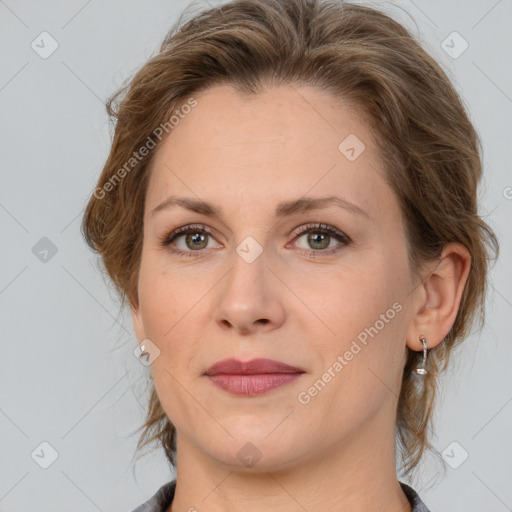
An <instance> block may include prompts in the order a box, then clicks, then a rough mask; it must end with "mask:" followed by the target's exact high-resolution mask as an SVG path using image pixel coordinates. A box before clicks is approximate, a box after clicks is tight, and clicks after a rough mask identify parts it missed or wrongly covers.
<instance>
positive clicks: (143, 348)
mask: <svg viewBox="0 0 512 512" xmlns="http://www.w3.org/2000/svg"><path fill="white" fill-rule="evenodd" d="M148 356H149V352H147V351H146V345H144V343H143V344H142V345H140V354H139V359H141V360H142V358H143V357H145V358H146V359H147V358H148Z"/></svg>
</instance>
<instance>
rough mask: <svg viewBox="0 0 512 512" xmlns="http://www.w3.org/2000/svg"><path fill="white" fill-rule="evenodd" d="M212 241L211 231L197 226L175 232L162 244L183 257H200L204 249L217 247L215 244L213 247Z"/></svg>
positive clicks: (165, 238) (184, 227)
mask: <svg viewBox="0 0 512 512" xmlns="http://www.w3.org/2000/svg"><path fill="white" fill-rule="evenodd" d="M212 241H213V237H212V233H211V231H210V230H209V229H208V228H207V227H206V226H204V225H202V224H195V225H189V226H183V227H181V228H178V229H176V230H174V231H173V232H172V233H170V234H169V235H167V236H165V237H164V238H163V240H162V241H161V244H162V245H163V246H164V247H167V248H168V249H169V250H170V251H172V252H175V253H178V254H181V255H183V256H200V255H201V251H202V250H203V249H211V248H213V247H215V245H214V244H213V246H212V244H211V242H212ZM173 245H174V246H175V247H173ZM221 247H222V246H221Z"/></svg>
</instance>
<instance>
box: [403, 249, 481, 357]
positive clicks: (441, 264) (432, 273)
mask: <svg viewBox="0 0 512 512" xmlns="http://www.w3.org/2000/svg"><path fill="white" fill-rule="evenodd" d="M470 267H471V256H470V254H469V252H468V250H467V249H466V248H465V247H464V246H463V245H462V244H459V243H456V242H452V243H449V244H447V245H446V246H445V247H444V248H443V251H442V253H441V255H440V257H439V259H437V260H436V261H435V262H433V265H432V266H431V267H430V268H429V271H428V273H427V275H426V277H425V278H424V280H423V284H422V285H421V287H422V289H421V290H420V291H421V298H422V299H421V302H422V303H421V304H420V307H419V308H418V310H417V312H416V315H415V317H414V321H413V322H412V324H411V327H410V329H409V332H408V335H407V346H408V347H409V348H411V349H412V350H422V343H421V341H420V335H424V336H426V338H427V339H428V348H429V349H432V348H434V347H436V346H437V345H438V344H439V343H441V342H442V341H443V339H444V338H445V337H446V336H447V335H448V333H449V332H450V329H451V328H452V326H453V324H454V322H455V318H456V316H457V312H458V310H459V306H460V302H461V299H462V294H463V292H464V288H465V286H466V283H467V280H468V276H469V271H470Z"/></svg>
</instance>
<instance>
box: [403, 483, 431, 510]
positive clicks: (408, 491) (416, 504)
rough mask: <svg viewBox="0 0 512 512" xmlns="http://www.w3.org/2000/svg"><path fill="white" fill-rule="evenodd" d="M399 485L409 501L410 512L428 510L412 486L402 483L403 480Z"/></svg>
mask: <svg viewBox="0 0 512 512" xmlns="http://www.w3.org/2000/svg"><path fill="white" fill-rule="evenodd" d="M400 486H401V487H402V490H403V491H404V494H405V495H406V496H407V499H408V500H409V502H410V503H411V506H412V512H430V510H429V509H428V508H427V506H426V505H425V503H423V501H421V498H420V497H419V495H418V493H417V492H416V491H415V490H414V489H413V488H412V487H410V486H408V485H407V484H404V483H403V482H400Z"/></svg>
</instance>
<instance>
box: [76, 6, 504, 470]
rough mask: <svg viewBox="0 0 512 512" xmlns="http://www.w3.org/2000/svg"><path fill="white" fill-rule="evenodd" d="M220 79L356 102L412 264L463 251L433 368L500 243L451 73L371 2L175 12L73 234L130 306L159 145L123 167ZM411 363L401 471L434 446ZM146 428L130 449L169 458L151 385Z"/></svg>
mask: <svg viewBox="0 0 512 512" xmlns="http://www.w3.org/2000/svg"><path fill="white" fill-rule="evenodd" d="M217 84H230V85H232V86H233V87H235V88H237V90H239V91H241V92H244V93H246V94H256V93H258V92H259V91H262V90H264V89H265V87H266V86H268V84H271V85H276V86H278V85H286V84H293V85H300V84H304V85H314V86H318V87H320V88H321V89H322V90H325V91H327V92H330V93H332V94H333V95H335V96H336V97H339V98H341V99H342V100H344V101H346V102H348V103H350V104H352V105H356V106H357V107H358V109H359V112H360V114H361V115H362V116H363V118H364V119H366V120H367V122H368V123H369V126H370V128H371V130H372V134H373V136H374V137H375V141H376V143H377V146H378V148H379V150H380V154H381V157H382V159H383V162H384V163H385V168H386V176H385V178H386V179H387V180H388V183H389V184H390V186H391V187H392V188H393V190H394V192H395V193H396V197H397V198H398V201H399V204H400V206H401V211H402V215H403V218H404V221H405V225H406V235H407V243H408V253H409V262H410V271H411V273H412V274H413V275H418V272H419V270H420V269H421V268H422V264H424V263H425V262H428V261H432V260H435V259H436V258H437V257H438V256H439V255H440V253H441V250H442V248H443V247H444V246H445V245H446V244H447V243H449V242H459V243H461V244H463V245H464V246H465V247H466V248H467V249H468V251H469V253H470V255H471V269H470V273H469V278H468V281H467V283H466V287H465V289H464V293H463V296H462V300H461V304H460V307H459V311H458V314H457V316H456V319H455V322H454V324H453V326H452V328H451V330H450V332H449V333H448V335H447V336H446V338H445V339H444V341H443V342H442V343H440V344H439V345H438V346H437V347H436V348H435V349H433V350H431V351H430V352H429V367H430V370H432V372H435V373H439V372H440V371H442V370H444V369H446V365H447V363H448V360H449V356H450V354H451V352H452V349H453V348H454V347H455V346H456V345H457V344H458V343H460V342H461V341H463V340H464V339H465V338H466V337H467V336H468V335H469V333H470V330H471V329H472V326H473V323H474V320H475V319H477V318H478V319H479V327H480V328H481V327H482V325H483V321H484V305H485V292H486V282H487V273H488V265H489V261H490V260H491V259H492V254H491V252H493V253H494V255H495V257H497V255H498V249H499V246H498V242H497V240H496V237H495V235H494V233H493V231H492V229H491V228H490V227H489V226H488V225H487V224H486V223H485V222H484V221H483V219H482V218H481V217H480V216H479V215H478V212H477V185H478V182H479V180H480V178H481V175H482V167H481V158H480V142H479V139H478V136H477V133H476V132H475V129H474V127H473V125H472V123H471V122H470V120H469V118H468V115H467V113H466V111H465V108H464V106H463V104H462V101H461V99H460V98H459V96H458V94H457V92H456V91H455V89H454V87H453V86H452V84H451V83H450V80H449V79H448V78H447V76H446V74H445V73H444V72H443V70H442V69H441V68H440V66H439V65H438V64H437V63H436V62H435V61H434V60H433V59H432V58H431V57H430V56H429V55H428V54H427V53H426V52H425V51H424V50H423V49H422V48H421V46H420V45H419V44H418V43H417V42H416V40H415V39H414V38H413V37H412V36H411V35H410V33H409V32H408V31H407V30H406V29H405V28H404V27H403V26H402V25H400V24H399V23H397V22H396V21H394V20H393V19H391V18H390V17H388V16H387V15H385V14H384V13H382V12H380V11H378V10H374V9H372V8H368V7H363V6H360V5H353V4H349V3H346V2H341V1H339V0H325V1H324V0H319V1H315V0H235V1H232V2H230V3H227V4H224V5H222V6H219V7H216V8H211V9H209V10H207V11H204V12H201V13H199V14H197V15H195V16H194V17H192V18H191V19H189V20H188V21H186V22H185V21H183V15H182V18H180V20H178V22H177V23H176V24H175V25H174V26H173V27H172V29H171V31H170V32H169V34H168V35H167V36H166V38H165V40H164V41H163V43H162V45H161V48H160V51H159V53H158V54H156V55H155V56H154V57H152V58H151V59H150V60H149V61H148V62H147V63H146V64H144V66H143V67H142V68H141V69H140V70H139V71H138V72H137V73H136V74H135V76H134V77H133V79H132V80H131V81H130V82H129V83H127V84H125V85H124V86H123V87H122V88H121V89H120V90H118V91H117V92H116V93H115V94H114V95H113V96H112V97H111V98H109V100H108V102H107V111H108V113H109V115H110V116H111V119H112V120H115V132H114V137H113V142H112V147H111V151H110V154H109V156H108V159H107V161H106V163H105V166H104V169H103V172H102V174H101V177H100V178H99V182H98V188H97V189H96V190H97V191H98V190H100V191H102V192H101V193H97V192H95V193H94V194H93V196H92V197H91V198H90V200H89V203H88V205H87V208H86V211H85V214H84V218H83V223H82V230H83V234H84V237H85V239H86V241H87V243H88V244H89V245H90V247H91V248H92V249H93V250H94V251H96V252H97V253H98V254H99V255H100V256H101V259H102V263H103V265H104V268H105V270H106V271H107V273H108V276H109V277H110V278H111V279H112V281H113V283H114V284H115V286H116V288H117V290H118V291H119V293H120V296H121V298H122V303H123V305H126V300H128V301H129V303H130V305H132V306H136V305H138V298H137V280H138V271H139V265H140V258H141V248H142V238H143V224H142V219H143V211H144V200H145V194H146V188H147V183H148V176H149V173H150V164H151V161H152V158H153V157H154V154H155V150H152V151H150V152H149V154H148V155H147V156H145V157H144V158H142V159H141V160H140V161H137V162H132V168H131V169H130V168H128V170H127V168H126V162H128V161H129V160H130V158H131V157H132V155H133V153H134V152H136V151H138V150H139V148H141V147H142V146H143V145H144V144H146V143H147V141H148V140H149V139H148V138H151V137H152V135H154V133H155V129H156V128H157V127H158V126H160V125H162V123H165V122H167V120H168V119H169V117H170V116H171V115H172V113H173V112H176V109H179V107H180V105H183V104H184V103H185V102H186V100H187V99H189V98H190V97H191V95H193V94H196V93H198V92H200V91H202V90H205V89H206V88H209V87H211V86H213V85H217ZM153 138H154V137H153ZM155 142H156V146H159V144H160V143H161V142H160V140H157V141H155ZM122 168H124V169H125V172H122V173H120V170H121V169H122ZM116 173H117V174H116ZM121 174H122V179H117V180H115V178H116V176H117V178H120V175H121ZM108 183H110V184H111V186H107V185H108ZM106 190H108V193H105V191H106ZM420 358H421V352H416V351H413V350H410V349H408V357H407V362H406V365H405V367H404V372H403V380H402V387H401V391H400V396H399V401H398V408H397V416H396V441H397V448H398V449H399V452H400V455H401V462H402V464H401V468H400V469H401V470H402V471H403V472H404V473H406V474H407V473H410V472H411V471H412V470H413V469H414V467H415V466H416V465H417V464H418V462H419V460H420V458H421V456H422V454H423V452H424V451H425V449H432V446H431V445H430V443H429V433H430V430H431V422H432V421H431V420H432V418H431V417H432V407H433V403H434V397H435V394H436V386H437V383H436V379H435V377H433V376H432V375H431V374H430V375H428V376H427V377H425V378H424V379H423V380H419V379H418V378H417V377H416V376H415V374H414V372H413V368H414V367H415V366H416V365H417V364H418V362H419V360H420ZM141 429H143V432H142V435H141V436H140V438H139V442H138V445H137V449H140V448H142V447H143V446H146V445H148V444H150V443H152V442H153V441H156V440H158V441H160V443H161V445H162V446H163V448H164V450H165V453H166V456H167V458H168V460H169V462H170V463H171V464H172V465H175V464H176V430H175V427H174V426H173V425H172V423H171V422H170V420H169V418H168V417H167V415H166V414H165V412H164V410H163V408H162V406H161V404H160V401H159V399H158V396H157V394H156V391H155V388H154V385H153V384H152V383H151V396H150V400H149V405H148V411H147V418H146V421H145V423H144V425H143V426H142V427H141Z"/></svg>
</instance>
